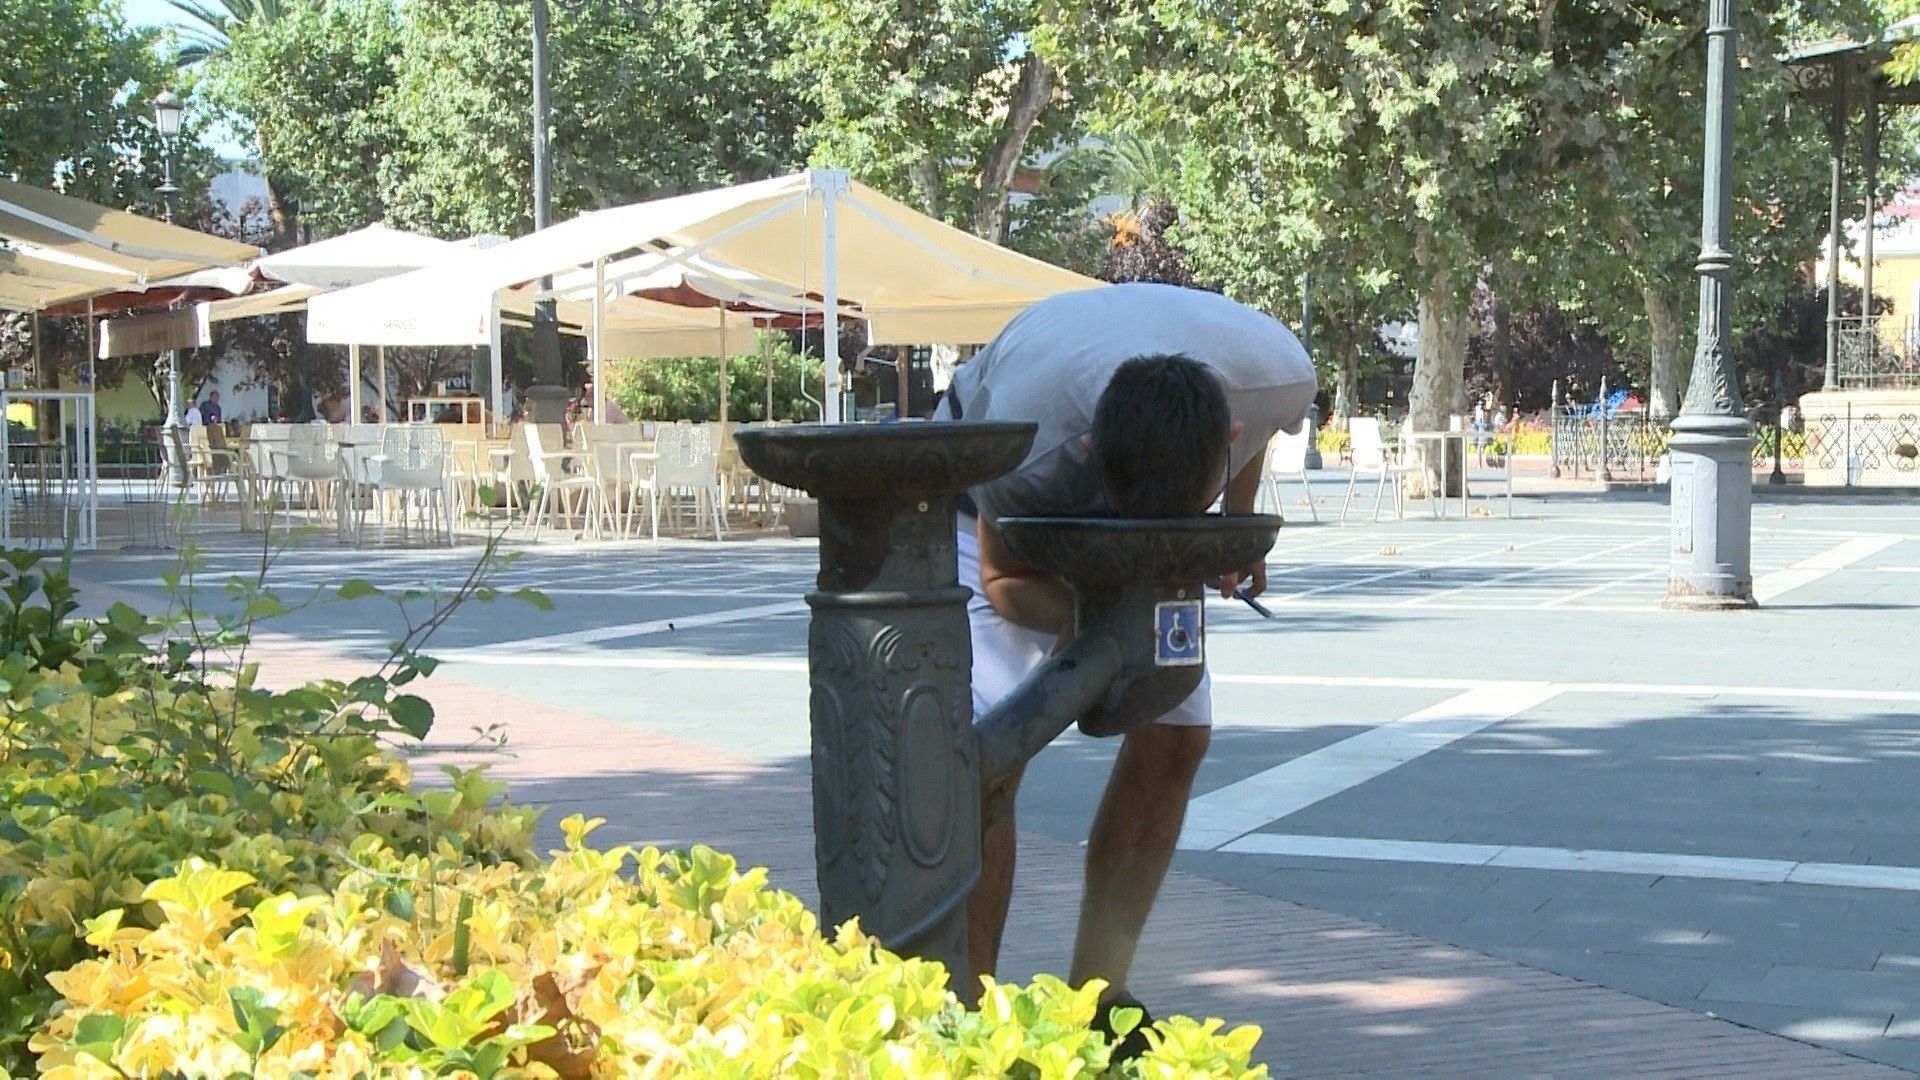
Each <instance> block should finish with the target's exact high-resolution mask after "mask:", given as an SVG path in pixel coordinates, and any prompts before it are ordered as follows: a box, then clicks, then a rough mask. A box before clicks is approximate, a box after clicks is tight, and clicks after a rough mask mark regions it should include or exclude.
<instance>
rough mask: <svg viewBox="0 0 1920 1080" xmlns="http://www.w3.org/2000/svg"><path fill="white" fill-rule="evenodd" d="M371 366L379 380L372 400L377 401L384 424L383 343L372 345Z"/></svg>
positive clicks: (385, 355) (384, 362)
mask: <svg viewBox="0 0 1920 1080" xmlns="http://www.w3.org/2000/svg"><path fill="white" fill-rule="evenodd" d="M373 366H374V369H375V372H376V374H375V378H377V379H379V380H380V390H379V393H378V394H376V395H375V397H374V400H375V401H376V402H378V403H379V406H380V422H381V423H383V424H384V423H386V422H387V347H386V346H385V345H375V346H374V347H373Z"/></svg>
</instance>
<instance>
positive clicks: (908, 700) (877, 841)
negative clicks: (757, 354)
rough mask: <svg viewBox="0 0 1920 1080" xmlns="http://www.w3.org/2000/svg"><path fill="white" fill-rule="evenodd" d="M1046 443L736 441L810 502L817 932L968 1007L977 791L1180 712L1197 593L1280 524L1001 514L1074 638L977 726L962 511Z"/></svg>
mask: <svg viewBox="0 0 1920 1080" xmlns="http://www.w3.org/2000/svg"><path fill="white" fill-rule="evenodd" d="M1033 433H1034V425H1032V424H1009V423H979V422H971V421H970V422H966V423H938V424H886V425H878V424H834V425H811V424H808V425H799V426H795V427H789V428H777V429H758V430H754V431H743V432H741V433H740V434H739V436H738V440H739V446H740V456H741V458H742V460H744V461H745V462H746V464H747V465H748V466H749V467H750V468H752V469H753V471H754V472H756V473H758V474H759V475H761V476H764V477H766V478H768V479H769V480H772V481H773V482H775V483H779V484H785V485H788V486H790V487H800V488H805V489H806V490H807V491H808V492H810V493H811V494H812V495H813V496H814V497H815V498H816V499H818V500H819V506H820V576H819V579H818V588H817V589H816V590H815V591H814V592H812V593H810V594H809V595H808V596H807V603H808V605H809V606H810V607H811V608H812V609H813V620H812V624H811V626H810V627H809V628H808V636H807V656H808V675H809V679H810V681H811V683H812V689H813V692H812V696H811V699H810V701H809V707H808V711H809V713H810V716H811V722H812V733H813V755H812V762H813V825H814V857H815V865H816V868H817V871H818V875H819V885H820V908H821V911H820V915H821V918H822V920H823V921H824V922H825V923H826V924H827V925H830V926H832V925H838V924H839V923H841V922H843V921H845V920H846V919H848V918H851V917H854V916H858V917H859V918H860V923H861V926H862V928H864V929H865V930H866V931H867V932H868V933H871V934H873V935H875V936H876V937H878V938H879V939H880V941H881V942H882V943H883V944H885V945H886V946H887V948H889V949H892V950H894V951H896V952H899V953H904V954H908V955H914V956H921V957H925V958H928V959H932V960H938V961H940V962H941V963H943V964H945V965H946V967H947V970H948V971H949V972H950V973H953V976H952V979H951V981H950V985H952V986H953V988H954V989H955V990H956V991H957V992H960V993H961V994H962V995H963V996H965V995H966V988H965V987H963V986H962V985H961V982H962V981H963V980H964V977H965V976H964V974H963V973H965V972H966V971H967V970H968V968H967V926H966V901H967V897H968V896H969V895H970V894H971V893H972V891H973V886H974V882H975V881H976V880H977V878H978V877H979V873H980V856H981V853H980V816H979V815H980V792H981V785H982V782H983V781H986V782H991V781H993V780H996V779H998V778H1000V777H1002V776H1005V775H1007V774H1008V773H1009V772H1011V771H1012V770H1013V769H1015V768H1017V767H1019V766H1020V765H1021V764H1023V763H1024V762H1026V761H1027V760H1028V759H1029V758H1031V757H1032V756H1033V755H1034V754H1036V753H1038V752H1039V751H1040V750H1041V749H1042V748H1044V747H1045V746H1046V745H1047V744H1048V743H1050V742H1052V741H1053V740H1054V739H1055V738H1056V737H1058V736H1059V735H1060V734H1061V732H1063V731H1065V730H1066V729H1067V728H1068V727H1071V726H1073V725H1074V724H1075V723H1078V724H1079V725H1080V728H1081V730H1082V731H1084V732H1086V733H1087V734H1089V735H1095V736H1109V735H1119V734H1123V733H1125V732H1126V731H1129V730H1131V729H1133V728H1135V727H1138V726H1140V725H1141V724H1143V723H1149V722H1151V721H1152V720H1154V719H1156V718H1158V717H1160V716H1162V715H1164V714H1165V713H1166V712H1167V710H1168V709H1171V708H1172V707H1173V706H1175V705H1177V704H1178V703H1179V702H1180V701H1182V700H1183V699H1185V698H1186V697H1187V695H1188V694H1190V693H1192V692H1193V689H1194V687H1195V686H1197V685H1198V684H1199V682H1200V678H1201V675H1202V672H1204V670H1205V668H1204V666H1203V665H1204V663H1205V610H1204V606H1203V600H1202V597H1203V586H1202V582H1203V581H1204V580H1206V579H1208V578H1211V577H1215V576H1218V575H1219V574H1221V573H1224V572H1227V571H1229V570H1235V569H1239V568H1242V567H1245V566H1246V565H1248V564H1249V563H1251V562H1252V561H1254V560H1256V559H1258V558H1260V557H1261V556H1263V555H1264V554H1265V553H1266V551H1267V550H1268V549H1269V548H1271V547H1272V546H1273V541H1274V537H1275V534H1276V533H1277V532H1278V530H1279V528H1280V519H1279V518H1277V517H1265V516H1257V515H1247V516H1235V517H1222V516H1204V517H1197V518H1176V519H1141V520H1124V519H1115V518H1004V519H1002V520H1001V522H1000V526H1001V532H1002V536H1003V537H1004V539H1005V540H1006V542H1007V545H1008V547H1009V548H1010V549H1012V550H1013V552H1014V553H1015V554H1016V555H1018V556H1019V557H1020V558H1021V559H1023V560H1025V561H1026V562H1027V563H1028V564H1030V565H1032V566H1034V567H1036V568H1038V569H1040V570H1043V571H1046V572H1048V573H1053V574H1057V575H1059V576H1061V577H1062V578H1064V579H1065V580H1066V581H1067V583H1068V584H1069V585H1071V586H1072V587H1073V591H1074V610H1075V633H1074V638H1073V641H1072V642H1071V643H1070V644H1069V645H1067V646H1066V647H1065V648H1063V649H1061V650H1060V651H1059V652H1057V653H1055V654H1054V655H1053V656H1051V657H1049V658H1048V659H1047V661H1046V662H1045V663H1043V664H1042V665H1041V666H1040V668H1039V669H1038V670H1036V671H1035V672H1033V673H1032V674H1031V675H1030V676H1028V678H1027V679H1026V680H1025V681H1023V682H1022V683H1021V684H1020V685H1019V686H1018V687H1016V688H1015V689H1014V690H1013V691H1012V692H1011V693H1010V694H1008V695H1007V697H1006V698H1005V699H1004V700H1002V701H1001V702H1000V703H999V704H998V705H996V706H994V708H993V710H992V711H991V712H989V713H988V714H987V715H985V716H981V717H974V716H973V715H972V694H971V692H970V682H971V678H972V671H973V652H972V646H971V641H970V636H969V633H968V629H967V612H966V605H967V598H968V596H969V595H970V594H969V592H968V590H967V589H966V588H964V587H962V586H961V585H960V584H959V579H958V557H957V556H958V551H957V546H956V543H955V535H954V505H953V504H954V499H955V497H956V496H958V495H959V494H960V493H961V492H962V491H964V490H966V489H967V488H969V487H972V486H974V485H975V484H979V483H984V482H985V481H987V480H990V479H992V478H993V477H995V476H999V475H1000V474H1002V473H1004V472H1006V471H1008V470H1009V469H1012V468H1013V467H1014V466H1015V465H1017V464H1019V462H1020V461H1021V459H1022V458H1024V457H1025V456H1026V452H1027V449H1028V447H1029V446H1030V445H1031V444H1032V441H1033Z"/></svg>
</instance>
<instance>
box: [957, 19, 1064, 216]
mask: <svg viewBox="0 0 1920 1080" xmlns="http://www.w3.org/2000/svg"><path fill="white" fill-rule="evenodd" d="M1053 90H1054V74H1053V69H1052V68H1051V67H1048V66H1047V62H1046V61H1045V60H1042V59H1040V55H1039V54H1038V53H1035V52H1032V51H1031V50H1029V51H1028V53H1027V55H1026V57H1025V58H1024V59H1023V60H1021V61H1020V81H1019V82H1018V83H1015V84H1014V87H1013V97H1012V98H1011V99H1010V100H1008V102H1007V117H1006V119H1005V120H1004V121H1002V122H1001V124H1000V136H999V138H997V139H996V140H994V145H993V149H992V151H991V152H989V153H988V154H987V160H986V161H985V162H984V163H983V164H982V165H981V168H980V195H979V199H978V201H976V202H975V203H974V208H973V234H974V235H975V236H979V237H983V238H985V239H987V240H992V241H993V242H995V243H999V242H1000V241H1001V240H1002V239H1004V238H1005V237H1006V232H1007V195H1008V192H1009V189H1011V188H1012V186H1013V177H1014V173H1015V172H1017V171H1018V170H1019V168H1020V159H1021V158H1022V157H1024V156H1026V152H1027V136H1028V135H1030V134H1032V132H1033V126H1034V125H1035V124H1036V123H1038V122H1039V120H1040V114H1041V113H1042V112H1043V111H1045V109H1046V107H1047V102H1049V101H1051V100H1053Z"/></svg>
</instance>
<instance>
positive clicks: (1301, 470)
mask: <svg viewBox="0 0 1920 1080" xmlns="http://www.w3.org/2000/svg"><path fill="white" fill-rule="evenodd" d="M1314 434H1315V433H1314V430H1313V425H1312V424H1311V423H1310V422H1308V421H1306V420H1302V421H1301V422H1300V430H1299V431H1296V432H1286V431H1280V432H1275V433H1274V436H1273V441H1272V442H1271V443H1268V444H1267V467H1266V471H1265V472H1263V473H1261V475H1260V486H1261V487H1262V488H1264V489H1265V490H1266V493H1267V497H1268V499H1270V500H1271V501H1272V503H1273V509H1274V512H1275V513H1277V514H1280V516H1282V517H1285V516H1286V513H1285V511H1284V510H1283V509H1282V508H1281V505H1280V481H1281V480H1282V479H1294V480H1298V481H1300V487H1301V490H1303V491H1305V492H1306V493H1307V515H1308V517H1309V518H1311V519H1312V520H1313V521H1315V522H1318V521H1319V520H1320V512H1319V511H1318V510H1315V509H1314V507H1313V483H1312V481H1310V480H1308V479H1307V446H1308V444H1309V441H1310V440H1312V438H1313V437H1314Z"/></svg>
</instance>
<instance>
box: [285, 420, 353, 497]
mask: <svg viewBox="0 0 1920 1080" xmlns="http://www.w3.org/2000/svg"><path fill="white" fill-rule="evenodd" d="M285 460H286V465H285V467H284V468H283V469H282V470H280V474H281V478H282V484H281V486H282V487H283V488H284V489H286V490H287V491H289V492H293V491H297V490H299V489H300V488H302V487H305V488H306V490H307V495H308V499H309V503H308V505H310V506H311V507H313V509H315V510H316V511H318V510H323V509H325V508H326V507H327V506H328V505H329V497H330V496H332V495H333V494H334V489H335V488H337V487H338V486H339V484H340V479H341V476H340V440H339V436H338V434H337V432H336V431H335V429H334V427H333V425H331V424H328V423H325V422H324V421H320V420H316V421H314V422H313V423H311V424H293V425H291V426H289V427H288V428H287V449H286V458H285Z"/></svg>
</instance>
